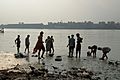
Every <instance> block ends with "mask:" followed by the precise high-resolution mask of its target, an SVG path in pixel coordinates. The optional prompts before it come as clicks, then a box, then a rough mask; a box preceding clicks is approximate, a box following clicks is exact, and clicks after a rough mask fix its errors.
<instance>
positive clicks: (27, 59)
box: [26, 53, 30, 62]
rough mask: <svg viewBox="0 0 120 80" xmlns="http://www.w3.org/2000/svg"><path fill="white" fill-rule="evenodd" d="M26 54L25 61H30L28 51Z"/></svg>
mask: <svg viewBox="0 0 120 80" xmlns="http://www.w3.org/2000/svg"><path fill="white" fill-rule="evenodd" d="M26 56H27V57H26V61H28V62H30V56H29V53H27V55H26Z"/></svg>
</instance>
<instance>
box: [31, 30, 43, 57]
mask: <svg viewBox="0 0 120 80" xmlns="http://www.w3.org/2000/svg"><path fill="white" fill-rule="evenodd" d="M43 34H44V32H43V31H41V32H40V35H39V36H38V41H37V43H36V46H35V48H34V50H33V53H36V52H37V50H39V52H38V59H41V58H44V57H43V55H44V52H45V47H44V45H43V43H44V42H43ZM41 49H42V55H41V58H40V51H41Z"/></svg>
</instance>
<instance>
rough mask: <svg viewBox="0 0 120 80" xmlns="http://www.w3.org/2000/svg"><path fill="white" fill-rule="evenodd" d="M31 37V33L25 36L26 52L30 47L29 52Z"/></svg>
mask: <svg viewBox="0 0 120 80" xmlns="http://www.w3.org/2000/svg"><path fill="white" fill-rule="evenodd" d="M29 37H30V35H27V37H26V38H25V46H26V47H25V52H24V53H26V50H27V49H28V53H29V45H30V41H29Z"/></svg>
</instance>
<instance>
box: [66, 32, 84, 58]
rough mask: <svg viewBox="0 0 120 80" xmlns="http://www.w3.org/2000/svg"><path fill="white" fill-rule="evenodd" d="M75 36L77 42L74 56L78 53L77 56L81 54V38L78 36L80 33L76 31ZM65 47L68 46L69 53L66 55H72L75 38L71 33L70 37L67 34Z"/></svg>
mask: <svg viewBox="0 0 120 80" xmlns="http://www.w3.org/2000/svg"><path fill="white" fill-rule="evenodd" d="M76 37H77V44H76V58H77V56H78V54H79V58H80V55H81V43H82V40H83V38H81V37H80V34H79V33H77V34H76ZM67 47H69V55H68V57H73V53H74V48H75V39H74V35H73V34H72V35H71V37H70V36H68V45H67Z"/></svg>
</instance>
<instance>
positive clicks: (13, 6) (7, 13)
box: [0, 0, 120, 24]
mask: <svg viewBox="0 0 120 80" xmlns="http://www.w3.org/2000/svg"><path fill="white" fill-rule="evenodd" d="M85 20H86V21H89V20H90V21H93V22H99V21H116V22H120V0H0V23H3V24H7V23H18V22H25V23H31V22H33V23H35V22H37V23H38V22H43V23H47V22H49V21H50V22H57V21H63V22H67V21H85Z"/></svg>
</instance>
